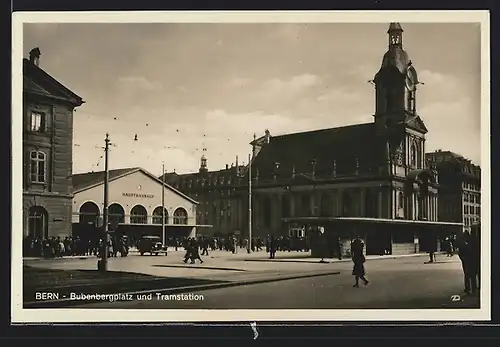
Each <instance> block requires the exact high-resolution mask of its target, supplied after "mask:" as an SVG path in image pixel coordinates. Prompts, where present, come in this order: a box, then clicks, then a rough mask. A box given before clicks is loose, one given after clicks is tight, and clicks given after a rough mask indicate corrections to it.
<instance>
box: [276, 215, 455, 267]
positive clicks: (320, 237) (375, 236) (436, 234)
mask: <svg viewBox="0 0 500 347" xmlns="http://www.w3.org/2000/svg"><path fill="white" fill-rule="evenodd" d="M283 221H284V222H285V224H287V225H288V226H289V227H297V225H300V226H302V227H303V228H304V229H305V230H306V237H307V239H308V241H309V244H310V247H311V253H312V256H313V257H331V256H333V254H334V253H335V251H336V248H337V249H338V244H339V243H340V245H341V252H342V255H343V256H350V244H351V241H352V240H353V239H354V238H356V237H357V236H359V237H360V238H361V239H363V240H364V242H365V249H364V250H365V253H366V255H399V254H416V253H425V252H430V251H433V252H439V251H440V250H441V241H442V240H443V239H444V238H445V237H447V236H452V235H459V234H461V233H462V230H463V224H462V223H450V222H431V221H425V220H403V219H381V218H358V217H293V218H284V219H283ZM320 227H323V230H324V233H320V232H319V228H320Z"/></svg>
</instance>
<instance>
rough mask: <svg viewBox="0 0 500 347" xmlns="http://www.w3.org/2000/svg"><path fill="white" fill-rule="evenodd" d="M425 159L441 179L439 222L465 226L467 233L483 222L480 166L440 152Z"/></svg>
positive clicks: (450, 153) (428, 154) (429, 154)
mask: <svg viewBox="0 0 500 347" xmlns="http://www.w3.org/2000/svg"><path fill="white" fill-rule="evenodd" d="M426 159H427V161H428V162H429V163H433V165H435V166H436V168H437V171H438V173H439V176H440V177H441V187H440V191H439V212H438V214H439V220H440V221H445V222H457V223H463V224H464V231H465V230H467V231H470V228H471V226H473V225H475V224H479V223H480V222H481V167H479V166H478V165H474V164H472V163H471V161H470V160H468V159H466V158H464V157H463V156H462V155H460V154H457V153H453V152H451V151H442V150H437V151H435V152H431V153H427V154H426Z"/></svg>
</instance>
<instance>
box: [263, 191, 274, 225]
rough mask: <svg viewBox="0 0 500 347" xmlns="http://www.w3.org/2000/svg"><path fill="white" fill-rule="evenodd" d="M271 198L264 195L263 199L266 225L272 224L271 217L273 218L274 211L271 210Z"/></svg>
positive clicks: (264, 222)
mask: <svg viewBox="0 0 500 347" xmlns="http://www.w3.org/2000/svg"><path fill="white" fill-rule="evenodd" d="M271 205H272V202H271V198H270V197H269V196H264V199H263V206H262V207H263V208H262V209H263V211H262V212H263V218H262V219H263V224H264V226H265V227H270V226H271V219H272V216H271V214H272V211H271Z"/></svg>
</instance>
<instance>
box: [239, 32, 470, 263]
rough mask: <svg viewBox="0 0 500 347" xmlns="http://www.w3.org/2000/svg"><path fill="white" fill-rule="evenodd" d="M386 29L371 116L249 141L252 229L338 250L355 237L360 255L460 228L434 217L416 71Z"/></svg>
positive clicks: (434, 240)
mask: <svg viewBox="0 0 500 347" xmlns="http://www.w3.org/2000/svg"><path fill="white" fill-rule="evenodd" d="M387 34H388V49H387V52H386V53H385V55H384V56H383V59H382V64H381V66H380V69H379V71H378V72H377V73H376V74H375V77H374V79H373V83H374V85H375V90H376V93H375V94H376V97H375V112H374V115H373V118H374V120H373V122H370V123H366V124H356V125H349V126H344V127H338V128H330V129H321V130H316V131H308V132H302V133H294V134H286V135H280V136H271V134H270V133H269V132H268V131H266V135H265V136H264V137H262V138H260V139H258V140H254V142H252V146H253V148H254V156H253V159H252V163H251V170H246V172H245V175H248V172H251V175H252V186H253V187H252V212H253V222H252V225H253V228H252V234H253V235H254V236H260V237H265V236H266V235H269V234H273V235H275V236H279V235H282V236H289V232H290V230H294V231H297V230H303V233H302V235H296V236H305V237H308V238H310V239H311V240H312V242H313V243H314V242H315V241H314V240H316V241H318V240H320V239H322V240H329V241H328V242H327V241H321V243H322V244H324V243H330V244H332V243H335V242H338V239H339V238H340V239H341V243H345V245H346V247H344V248H345V249H348V248H349V247H348V245H349V242H350V240H351V239H352V238H353V237H355V236H360V237H362V238H363V239H364V240H365V243H366V252H367V253H368V254H402V253H416V252H421V251H426V250H433V249H436V248H439V238H440V237H441V236H442V235H446V234H449V233H452V232H453V231H454V230H460V229H461V224H459V223H444V222H438V189H439V179H438V175H437V171H436V170H435V168H434V167H431V166H430V165H428V163H427V161H426V157H425V153H426V152H425V141H426V133H427V132H428V129H427V128H426V126H425V124H424V121H423V119H422V118H421V116H420V115H419V113H418V94H417V91H418V87H419V84H420V82H419V79H418V74H417V69H416V68H415V66H414V65H413V62H412V61H411V60H410V58H409V55H408V53H407V52H406V51H405V50H404V49H403V29H402V27H401V25H400V24H399V23H391V24H390V26H389V30H388V32H387ZM247 181H248V176H247V178H245V179H243V184H244V182H247ZM241 189H243V190H248V186H246V187H242V188H241ZM243 205H245V202H243ZM243 208H244V209H247V208H248V203H247V204H246V206H244V207H243ZM245 223H246V224H248V217H247V221H246V222H245ZM243 229H244V230H245V232H246V233H248V227H243ZM318 230H322V231H324V233H318ZM290 236H291V235H290ZM312 249H313V253H314V252H315V253H316V254H318V248H317V247H314V246H313V248H312Z"/></svg>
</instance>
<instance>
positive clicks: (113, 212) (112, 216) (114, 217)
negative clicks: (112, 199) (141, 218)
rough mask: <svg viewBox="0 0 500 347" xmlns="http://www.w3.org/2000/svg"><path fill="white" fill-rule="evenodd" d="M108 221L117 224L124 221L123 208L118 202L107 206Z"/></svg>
mask: <svg viewBox="0 0 500 347" xmlns="http://www.w3.org/2000/svg"><path fill="white" fill-rule="evenodd" d="M108 213H109V223H111V224H119V223H125V210H124V209H123V207H122V205H120V204H116V203H115V204H111V205H109V207H108Z"/></svg>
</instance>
